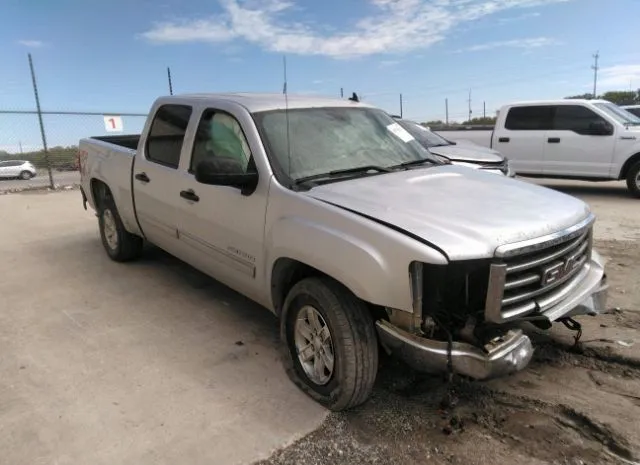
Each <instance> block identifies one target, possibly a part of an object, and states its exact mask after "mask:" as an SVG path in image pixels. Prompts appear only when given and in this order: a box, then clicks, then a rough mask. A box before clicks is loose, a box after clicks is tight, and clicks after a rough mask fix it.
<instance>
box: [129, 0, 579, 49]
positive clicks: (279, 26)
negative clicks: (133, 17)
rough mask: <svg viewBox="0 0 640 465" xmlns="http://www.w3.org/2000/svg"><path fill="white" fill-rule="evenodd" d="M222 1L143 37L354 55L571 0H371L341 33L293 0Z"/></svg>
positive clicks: (430, 40) (407, 45)
mask: <svg viewBox="0 0 640 465" xmlns="http://www.w3.org/2000/svg"><path fill="white" fill-rule="evenodd" d="M219 1H220V5H221V7H222V13H220V14H218V15H215V16H212V17H209V18H207V19H197V20H181V21H173V22H164V23H158V24H155V25H154V26H153V27H152V28H151V29H149V30H148V31H146V32H144V33H142V34H140V36H141V37H142V38H144V39H146V40H148V41H150V42H153V43H186V42H212V43H220V42H226V41H231V40H239V39H241V40H244V41H247V42H250V43H253V44H255V45H257V46H259V47H262V48H263V49H266V50H269V51H273V52H279V53H292V54H300V55H323V56H329V57H333V58H350V57H358V56H366V55H372V54H378V53H401V52H409V51H413V50H417V49H425V48H428V47H430V46H431V45H433V44H435V43H437V42H439V41H441V40H443V39H444V38H445V37H446V36H447V35H448V34H449V33H450V32H451V31H452V30H453V29H454V28H455V27H456V26H457V25H459V24H461V23H465V22H470V21H474V20H477V19H480V18H483V17H485V16H488V15H492V14H496V13H499V12H502V11H507V10H514V9H518V8H528V7H536V6H541V5H546V4H551V3H560V2H566V1H571V0H367V1H368V2H369V3H371V4H372V6H373V7H374V10H375V13H373V14H371V15H369V16H365V17H363V18H361V19H359V20H357V21H355V22H354V23H353V24H351V25H349V26H347V27H345V29H344V30H343V31H337V32H327V28H326V27H324V26H323V25H318V26H316V27H312V26H311V25H309V24H308V23H301V22H299V21H296V20H295V19H291V16H292V15H291V13H292V12H294V11H296V12H297V11H299V10H300V9H301V6H296V5H294V4H293V3H292V2H288V1H283V0H263V1H258V0H219ZM287 13H289V14H287Z"/></svg>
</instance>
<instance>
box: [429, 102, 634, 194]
mask: <svg viewBox="0 0 640 465" xmlns="http://www.w3.org/2000/svg"><path fill="white" fill-rule="evenodd" d="M434 130H435V131H436V132H438V133H441V134H442V135H443V136H444V137H446V138H447V139H451V140H454V141H461V140H469V141H471V142H474V143H477V144H480V145H484V146H485V147H490V148H493V149H496V150H498V151H499V152H500V153H502V154H503V155H505V156H506V157H507V158H508V159H509V160H510V162H511V168H512V169H513V170H514V171H515V172H516V174H517V175H519V176H530V177H548V178H566V179H584V180H592V181H606V180H626V182H627V187H628V188H629V191H630V192H631V193H632V194H633V195H635V196H637V197H640V118H638V117H637V116H635V115H633V114H631V113H629V112H628V111H626V110H623V109H622V108H620V107H619V106H617V105H615V104H613V103H611V102H608V101H605V100H549V101H536V102H520V103H513V104H510V105H505V106H503V107H502V108H500V110H499V111H498V120H497V122H496V125H495V127H486V128H484V129H477V128H470V129H468V130H467V129H464V128H437V129H435V128H434Z"/></svg>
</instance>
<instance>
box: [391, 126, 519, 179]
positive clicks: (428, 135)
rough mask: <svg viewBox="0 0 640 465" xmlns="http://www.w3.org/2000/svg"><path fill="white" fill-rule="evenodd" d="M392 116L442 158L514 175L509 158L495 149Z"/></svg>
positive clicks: (497, 172)
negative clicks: (437, 132)
mask: <svg viewBox="0 0 640 465" xmlns="http://www.w3.org/2000/svg"><path fill="white" fill-rule="evenodd" d="M393 118H394V119H395V120H396V121H397V122H398V124H399V125H400V126H402V127H403V128H404V129H405V130H406V131H407V132H408V133H409V134H411V135H412V136H413V137H414V138H415V139H416V140H417V141H418V142H419V143H420V145H422V146H423V147H424V148H426V149H427V150H429V152H431V153H432V154H434V155H436V157H440V158H444V159H445V160H448V161H450V162H451V163H453V164H454V165H460V166H467V167H469V168H476V169H482V170H485V171H488V172H491V173H496V174H502V175H505V176H508V177H511V178H512V177H514V176H515V172H514V171H513V170H512V169H511V167H510V165H509V160H508V159H507V158H506V157H504V156H503V155H501V154H500V152H498V151H496V150H493V149H490V148H488V147H482V146H481V145H477V144H473V143H471V142H468V143H461V142H460V143H458V142H453V141H450V140H448V139H445V138H444V137H442V136H441V135H440V134H436V133H435V132H433V131H431V130H430V129H429V128H426V127H424V126H423V125H421V124H419V123H416V122H415V121H411V120H407V119H402V118H400V117H398V116H395V115H394V116H393Z"/></svg>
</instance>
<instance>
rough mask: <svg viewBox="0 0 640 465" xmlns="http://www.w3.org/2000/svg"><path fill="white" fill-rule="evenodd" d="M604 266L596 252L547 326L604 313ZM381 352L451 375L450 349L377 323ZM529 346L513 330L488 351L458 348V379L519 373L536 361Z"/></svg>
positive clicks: (455, 350) (453, 354)
mask: <svg viewBox="0 0 640 465" xmlns="http://www.w3.org/2000/svg"><path fill="white" fill-rule="evenodd" d="M608 287H609V285H608V284H607V279H606V275H605V273H604V262H603V260H602V258H601V257H600V255H599V254H598V253H597V252H595V251H594V252H593V256H592V259H591V262H590V264H589V271H588V273H587V275H586V277H585V278H584V279H583V281H582V283H581V284H580V285H579V286H577V287H574V288H572V289H571V292H570V293H569V294H568V295H567V296H566V297H564V298H563V300H562V301H560V302H559V303H558V304H556V305H554V306H553V307H551V308H549V309H547V310H543V311H542V315H543V316H544V317H546V318H547V319H548V320H549V321H557V320H559V319H562V318H568V317H572V316H576V315H596V314H598V313H601V312H603V311H604V310H605V309H606V307H605V305H606V298H607V289H608ZM376 329H377V331H378V335H379V337H380V341H381V343H382V345H383V347H384V348H385V349H386V350H387V351H389V352H391V353H393V354H394V355H396V356H398V357H399V358H401V359H402V360H404V361H405V362H406V363H407V364H408V365H410V366H412V367H413V368H414V369H416V370H419V371H424V372H428V373H438V372H443V371H445V370H446V369H447V343H446V342H442V341H435V340H432V339H426V338H424V337H420V336H417V335H415V334H412V333H409V332H407V331H404V330H402V329H400V328H398V327H396V326H393V325H392V324H391V323H389V322H388V321H385V320H379V321H377V322H376ZM533 351H534V348H533V345H532V344H531V340H530V339H529V338H528V337H527V336H526V335H525V334H524V333H523V332H522V330H520V329H510V330H509V331H507V332H506V334H505V335H504V336H502V337H500V338H496V339H494V340H493V341H491V342H490V343H489V344H487V345H486V346H484V348H482V349H481V348H478V347H476V346H473V345H471V344H467V343H465V342H454V343H453V344H452V350H451V361H452V364H453V369H454V371H455V372H456V373H459V374H462V375H465V376H469V377H471V378H475V379H479V380H484V379H491V378H497V377H501V376H505V375H508V374H510V373H514V372H516V371H520V370H522V369H523V368H525V367H526V366H527V365H528V364H529V361H530V360H531V357H532V356H533Z"/></svg>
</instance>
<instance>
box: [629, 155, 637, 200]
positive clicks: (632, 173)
mask: <svg viewBox="0 0 640 465" xmlns="http://www.w3.org/2000/svg"><path fill="white" fill-rule="evenodd" d="M627 188H628V189H629V191H630V192H631V193H632V194H633V195H634V196H635V197H640V161H639V162H637V163H636V164H635V165H633V166H632V167H631V168H630V169H629V172H628V173H627Z"/></svg>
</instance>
